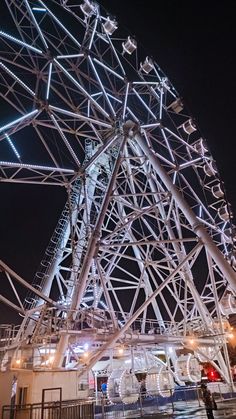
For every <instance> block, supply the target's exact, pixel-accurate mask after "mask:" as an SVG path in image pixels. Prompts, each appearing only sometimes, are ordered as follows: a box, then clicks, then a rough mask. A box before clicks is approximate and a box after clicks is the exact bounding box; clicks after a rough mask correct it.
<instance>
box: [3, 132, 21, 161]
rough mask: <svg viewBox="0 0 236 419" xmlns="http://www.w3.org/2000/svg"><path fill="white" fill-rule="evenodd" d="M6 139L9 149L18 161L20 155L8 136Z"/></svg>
mask: <svg viewBox="0 0 236 419" xmlns="http://www.w3.org/2000/svg"><path fill="white" fill-rule="evenodd" d="M6 139H7V141H8V143H9V145H10V147H11V148H12V150H13V152H14V153H15V155H16V157H17V158H18V159H19V160H20V154H19V153H18V151H17V149H16V147H15V146H14V144H13V142H12V140H11V139H10V137H9V135H7V134H6Z"/></svg>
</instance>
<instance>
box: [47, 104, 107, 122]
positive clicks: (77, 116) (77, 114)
mask: <svg viewBox="0 0 236 419" xmlns="http://www.w3.org/2000/svg"><path fill="white" fill-rule="evenodd" d="M49 108H50V109H52V110H54V111H55V112H59V113H63V114H64V115H68V116H71V117H73V118H75V119H79V120H81V121H87V122H91V123H93V124H97V125H99V126H102V127H106V128H112V125H111V124H106V123H105V122H102V121H99V120H98V119H93V118H88V117H87V116H84V115H81V114H79V113H74V112H70V111H67V110H66V109H61V108H57V107H56V106H51V105H49Z"/></svg>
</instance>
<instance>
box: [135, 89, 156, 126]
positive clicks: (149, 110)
mask: <svg viewBox="0 0 236 419" xmlns="http://www.w3.org/2000/svg"><path fill="white" fill-rule="evenodd" d="M133 92H134V93H135V94H136V96H137V98H138V99H139V100H140V102H141V103H142V104H143V106H144V107H145V108H146V109H147V111H148V112H149V113H150V114H151V115H152V117H153V118H154V119H157V117H156V115H154V113H153V112H152V111H151V109H150V108H149V107H148V106H147V104H146V103H145V102H144V100H143V99H142V98H141V96H140V95H139V94H138V92H136V90H135V89H133Z"/></svg>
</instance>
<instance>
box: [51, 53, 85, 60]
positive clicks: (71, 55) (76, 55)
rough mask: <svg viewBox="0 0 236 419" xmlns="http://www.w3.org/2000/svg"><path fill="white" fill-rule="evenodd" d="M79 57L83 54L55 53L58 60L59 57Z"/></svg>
mask: <svg viewBox="0 0 236 419" xmlns="http://www.w3.org/2000/svg"><path fill="white" fill-rule="evenodd" d="M79 57H84V54H68V55H57V59H58V60H60V59H61V58H79Z"/></svg>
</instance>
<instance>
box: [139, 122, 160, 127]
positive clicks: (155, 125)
mask: <svg viewBox="0 0 236 419" xmlns="http://www.w3.org/2000/svg"><path fill="white" fill-rule="evenodd" d="M160 125H161V124H160V122H157V123H156V124H147V125H141V126H140V127H141V128H155V127H159V126H160Z"/></svg>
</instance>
